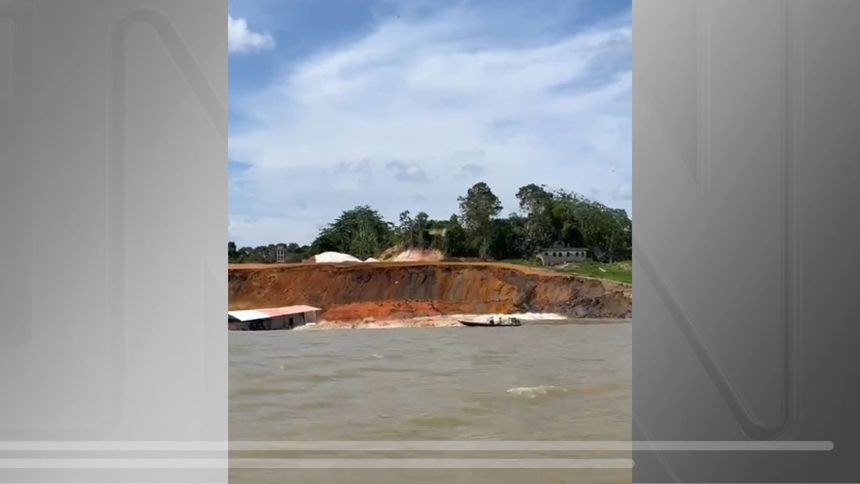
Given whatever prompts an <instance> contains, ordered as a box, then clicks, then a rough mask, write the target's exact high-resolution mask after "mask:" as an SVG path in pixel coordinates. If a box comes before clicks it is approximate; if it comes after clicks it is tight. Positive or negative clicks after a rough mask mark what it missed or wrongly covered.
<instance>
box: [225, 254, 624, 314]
mask: <svg viewBox="0 0 860 484" xmlns="http://www.w3.org/2000/svg"><path fill="white" fill-rule="evenodd" d="M228 284H229V300H230V309H251V308H261V307H271V306H284V305H290V304H310V305H313V306H318V307H321V308H323V311H324V313H323V318H324V319H328V320H341V321H345V320H358V319H363V318H409V317H417V316H431V315H438V314H480V313H485V314H486V313H512V312H554V313H560V314H564V315H569V316H572V317H581V318H629V317H630V315H631V305H632V296H631V294H632V293H631V289H630V286H627V285H624V284H619V283H614V282H611V281H602V280H597V279H587V278H581V277H574V276H568V275H564V274H558V273H555V272H551V271H545V270H542V269H534V268H527V267H522V266H516V265H510V264H496V263H462V262H461V263H458V262H437V263H427V262H414V263H410V262H407V263H362V264H291V265H277V266H276V265H231V266H230V267H229V275H228Z"/></svg>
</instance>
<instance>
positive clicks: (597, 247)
mask: <svg viewBox="0 0 860 484" xmlns="http://www.w3.org/2000/svg"><path fill="white" fill-rule="evenodd" d="M516 196H517V200H518V201H519V207H518V210H517V211H516V212H512V213H510V214H509V215H508V216H507V217H501V216H500V214H501V213H502V205H501V203H500V201H499V198H498V197H497V196H496V195H495V194H494V193H493V192H492V190H491V189H490V187H489V186H488V185H487V184H486V183H483V182H481V183H476V184H475V185H474V186H472V187H471V188H469V190H468V191H467V192H466V193H465V194H464V195H463V196H461V197H459V198H458V201H459V203H460V211H459V213H458V214H453V215H451V217H450V218H448V219H447V220H433V219H430V218H429V216H428V215H427V214H426V213H424V212H418V213H417V214H416V215H415V216H414V217H413V216H412V213H411V212H410V211H408V210H406V211H404V212H403V213H401V214H400V217H399V219H398V221H397V223H393V222H388V221H386V220H384V219H383V217H382V216H381V215H380V214H379V213H378V212H377V211H376V210H373V209H372V208H371V207H369V206H359V207H355V208H353V209H350V210H346V211H345V212H343V213H342V214H341V215H340V216H339V217H338V218H337V219H335V220H334V221H333V222H331V223H330V224H329V225H327V226H326V227H324V228H323V229H322V230H321V231H320V233H319V235H318V236H317V238H316V240H314V241H313V243H311V245H310V246H299V245H298V244H295V243H291V244H284V245H285V247H286V258H287V261H288V262H295V261H301V260H304V259H306V258H308V257H310V256H311V255H312V254H318V253H320V252H325V251H337V252H345V253H348V254H352V255H354V256H356V257H358V258H360V259H366V258H368V257H374V256H378V255H379V254H380V253H381V252H383V251H384V250H386V249H387V248H389V247H392V246H399V247H401V248H404V249H406V248H423V249H437V250H439V251H441V252H442V253H444V254H445V255H447V256H450V257H479V258H485V259H497V260H501V259H524V260H530V259H532V256H533V255H534V254H535V252H537V249H539V248H541V247H550V246H567V247H585V248H587V249H589V255H590V256H591V258H592V259H593V260H595V261H599V262H604V263H613V262H615V261H619V260H629V259H630V258H631V252H632V234H633V223H632V221H631V220H630V218H629V217H628V216H627V212H625V211H624V210H623V209H614V208H609V207H607V206H605V205H603V204H601V203H598V202H596V201H593V200H589V199H587V198H585V197H583V196H581V195H579V194H576V193H573V192H568V191H565V190H554V189H550V188H548V187H547V186H545V185H541V186H538V185H535V184H529V185H526V186H523V187H521V188H520V189H519V191H517V195H516ZM276 247H277V245H274V244H273V245H268V246H260V247H256V248H250V247H242V248H240V249H237V248H236V244H235V243H233V242H230V244H229V245H228V260H229V261H230V262H275V258H276Z"/></svg>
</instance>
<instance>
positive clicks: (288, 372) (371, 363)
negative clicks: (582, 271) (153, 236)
mask: <svg viewBox="0 0 860 484" xmlns="http://www.w3.org/2000/svg"><path fill="white" fill-rule="evenodd" d="M630 416H631V325H630V323H613V324H574V323H573V322H565V321H552V322H539V321H527V322H524V325H523V326H522V327H519V328H493V329H484V328H465V327H452V328H426V329H425V328H409V329H366V330H330V331H272V332H232V333H231V334H230V439H231V440H232V441H268V442H272V441H277V442H296V441H303V442H312V443H313V442H318V441H336V442H340V443H342V445H345V446H347V447H349V446H353V445H359V446H360V445H361V444H360V443H358V444H356V443H355V442H354V441H376V442H379V441H384V442H390V441H409V442H414V441H430V442H431V443H432V445H443V446H444V445H445V442H444V441H458V442H460V444H459V445H473V444H474V445H475V451H462V452H444V451H441V452H440V451H439V448H438V447H434V448H431V449H424V450H423V451H422V450H411V451H408V452H407V451H392V450H389V451H385V452H378V453H363V452H355V451H350V449H349V448H347V449H343V448H338V449H332V451H322V450H307V449H300V450H299V451H296V450H295V449H293V450H291V451H280V452H263V453H261V452H247V453H241V454H239V453H234V454H233V457H238V458H240V459H239V460H241V458H259V457H267V458H280V459H344V458H346V459H359V461H360V462H361V464H360V465H367V463H369V462H372V465H376V466H379V467H383V468H382V469H360V470H355V469H322V470H320V469H232V470H231V472H230V481H231V482H241V483H268V482H279V483H280V482H290V483H298V482H320V483H322V482H326V483H331V482H344V483H352V482H355V483H361V482H368V483H374V484H386V483H407V482H422V483H424V482H426V483H446V484H452V483H461V482H462V483H482V482H488V483H489V482H493V483H500V484H504V483H521V482H527V481H530V480H532V481H535V480H536V482H541V483H543V482H595V483H597V482H630V469H624V468H617V469H606V468H602V469H540V468H538V469H414V468H409V469H386V468H384V467H385V466H386V462H390V461H386V460H384V459H393V458H408V459H438V458H454V459H458V460H459V461H461V462H462V461H466V463H465V465H466V466H467V467H468V466H470V465H472V464H471V463H472V462H477V461H471V460H468V459H511V458H513V459H526V460H527V461H528V463H527V464H524V466H526V465H529V466H530V465H536V466H537V467H541V464H540V463H538V464H534V462H533V461H535V460H537V459H544V458H552V459H561V460H564V461H569V460H572V459H586V462H587V460H588V459H593V458H599V459H618V458H620V459H622V460H623V459H628V458H629V457H630V455H629V453H624V452H578V453H576V452H570V451H568V452H546V451H543V452H536V451H534V450H533V451H531V452H529V451H528V450H526V448H527V447H528V445H529V444H528V442H529V441H629V440H630V418H631V417H630ZM464 441H466V442H467V443H466V444H463V442H464ZM481 441H517V442H518V444H516V445H517V446H521V447H522V448H523V449H524V450H522V451H519V452H509V451H499V450H495V451H488V450H481V448H480V445H481V444H480V442H481ZM321 445H328V444H321ZM443 450H444V449H443ZM335 451H337V452H335ZM374 458H375V460H374ZM380 459H383V460H380ZM237 462H238V460H237ZM272 462H276V461H272ZM278 462H286V463H287V465H288V466H291V465H292V464H290V462H292V461H284V460H280V461H278ZM313 462H317V463H319V462H323V461H313ZM331 462H333V464H332V465H333V466H338V465H340V466H344V464H343V463H342V462H343V461H338V460H335V461H331ZM404 462H405V461H404ZM559 462H560V461H559ZM578 462H581V461H578ZM613 462H615V461H613ZM458 465H464V464H462V463H458V464H453V465H451V466H449V467H453V466H458ZM488 465H489V466H490V467H492V466H493V464H488ZM418 466H426V461H424V463H422V464H420V465H418ZM548 466H549V467H551V466H552V465H549V464H548ZM252 467H253V466H252ZM406 467H409V465H407V466H406ZM622 467H623V466H622Z"/></svg>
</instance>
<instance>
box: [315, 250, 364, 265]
mask: <svg viewBox="0 0 860 484" xmlns="http://www.w3.org/2000/svg"><path fill="white" fill-rule="evenodd" d="M313 260H314V262H316V263H337V262H361V259H359V258H357V257H353V256H351V255H349V254H342V253H340V252H323V253H322V254H317V255H315V256H314V257H313Z"/></svg>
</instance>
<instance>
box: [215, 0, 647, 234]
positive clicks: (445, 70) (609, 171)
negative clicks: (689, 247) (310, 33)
mask: <svg viewBox="0 0 860 484" xmlns="http://www.w3.org/2000/svg"><path fill="white" fill-rule="evenodd" d="M504 36H505V34H504V32H501V33H497V34H496V35H488V34H486V33H485V32H483V31H482V22H481V18H480V15H470V14H469V13H468V12H464V11H462V10H452V11H450V12H448V14H446V15H444V16H437V17H434V18H432V19H429V20H428V19H426V18H425V19H423V20H420V21H406V20H400V19H396V20H391V21H388V22H386V23H383V24H381V25H379V27H378V28H377V29H375V30H374V31H373V32H371V33H370V34H368V35H367V36H365V37H364V38H362V39H359V40H358V41H357V42H354V43H352V44H349V45H345V46H343V47H341V48H338V49H333V50H329V51H326V52H323V53H320V54H318V55H317V56H314V57H312V58H309V59H306V60H304V61H301V62H299V63H297V64H294V65H292V66H291V68H290V69H289V70H288V71H287V72H285V73H284V74H283V76H281V77H280V78H279V79H278V80H277V81H276V82H273V83H272V84H271V85H270V86H268V88H267V89H265V90H263V91H262V92H259V93H257V94H256V95H254V96H250V97H247V98H243V99H231V104H232V106H231V109H233V110H234V115H238V116H241V117H242V118H244V122H243V124H242V125H243V128H242V129H241V130H239V131H234V132H231V136H230V158H231V159H234V160H238V161H241V162H243V163H247V164H248V165H249V168H248V170H247V171H245V172H244V173H243V174H242V175H241V185H242V191H241V192H239V191H234V192H232V193H231V197H232V198H231V206H233V207H238V206H241V207H242V208H241V209H240V210H238V211H239V212H243V213H235V212H236V210H234V211H233V212H231V213H232V214H233V215H234V216H235V217H238V218H243V217H244V218H243V220H251V219H250V218H249V217H254V218H257V217H259V219H260V220H266V221H267V222H266V229H265V230H262V229H261V230H255V229H253V228H251V225H253V224H254V222H253V221H247V222H246V223H242V224H241V225H235V226H232V227H231V229H230V234H231V237H233V238H234V239H235V240H236V241H237V242H240V241H245V242H247V243H257V242H260V243H262V242H267V241H268V240H269V239H267V240H260V239H256V237H257V236H259V235H263V232H265V235H266V236H267V237H275V236H276V235H277V237H275V239H277V240H284V241H291V240H295V241H297V242H309V241H310V239H312V238H313V235H314V233H315V231H316V228H317V227H318V226H319V225H322V224H325V223H327V222H328V221H330V220H332V219H333V218H334V217H335V216H336V215H337V214H339V213H340V212H341V211H342V210H344V209H347V208H351V207H353V206H355V205H359V204H370V205H372V206H373V207H374V208H376V209H378V210H379V211H380V212H382V214H383V215H385V216H386V217H388V218H389V219H390V220H396V217H397V214H398V213H399V212H400V211H402V210H405V209H409V210H411V211H412V212H413V213H415V212H418V211H421V210H423V211H425V212H427V213H428V214H430V216H431V217H434V218H448V217H449V216H450V214H451V213H453V212H455V211H456V210H457V200H456V199H457V196H459V195H462V194H463V193H465V191H466V189H467V188H468V187H469V186H470V185H471V184H473V183H475V182H476V181H480V180H482V181H486V182H487V183H488V184H489V185H490V187H491V188H492V189H493V191H494V192H495V193H496V194H497V195H498V196H499V197H500V198H501V199H502V202H503V204H504V205H505V213H507V212H510V211H513V210H515V209H516V200H515V198H514V194H515V193H516V191H517V188H518V187H520V186H522V185H524V184H527V183H532V182H534V183H538V184H542V183H545V184H548V185H550V186H554V187H559V188H565V189H570V190H575V191H578V192H580V193H584V194H587V195H592V194H596V195H595V196H598V197H599V196H600V195H599V194H605V199H601V201H603V202H604V203H607V204H609V205H611V206H621V207H623V208H626V209H628V210H629V209H630V202H629V200H624V198H625V197H624V196H623V195H622V196H621V197H619V196H618V195H619V194H618V193H617V191H616V187H619V186H620V185H623V184H624V183H629V181H630V172H631V167H630V162H631V152H632V150H631V132H630V88H631V75H630V70H629V63H628V62H625V61H624V60H625V59H628V60H629V55H630V27H629V25H628V24H623V25H616V26H608V27H605V28H597V29H592V30H587V31H580V32H578V33H575V34H571V35H569V36H567V37H561V38H556V39H552V40H550V41H545V42H543V43H541V44H538V45H525V46H522V45H521V46H516V45H503V44H502V43H503V42H504V40H505V37H504ZM508 44H510V43H508ZM613 65H617V66H618V67H617V68H611V69H607V68H606V66H613ZM598 66H599V67H601V69H598V68H597V67H598ZM607 71H608V74H604V73H606V72H607ZM597 73H600V78H597V79H595V76H597ZM416 181H420V184H419V183H416ZM249 193H253V195H249ZM417 195H420V197H418V196H417ZM252 201H253V202H252ZM252 211H253V213H251V212H252ZM273 219H277V220H278V221H279V223H280V224H281V226H280V227H281V228H280V229H276V228H273V223H272V220H273ZM275 239H271V240H275Z"/></svg>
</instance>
